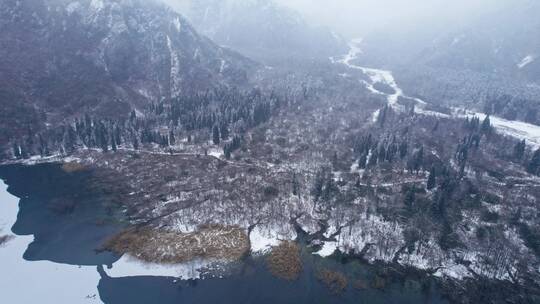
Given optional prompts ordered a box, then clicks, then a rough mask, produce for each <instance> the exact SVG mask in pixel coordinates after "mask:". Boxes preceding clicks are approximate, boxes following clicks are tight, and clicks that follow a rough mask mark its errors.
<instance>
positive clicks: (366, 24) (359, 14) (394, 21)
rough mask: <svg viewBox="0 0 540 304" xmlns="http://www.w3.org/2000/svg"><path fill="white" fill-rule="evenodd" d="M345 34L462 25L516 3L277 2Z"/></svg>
mask: <svg viewBox="0 0 540 304" xmlns="http://www.w3.org/2000/svg"><path fill="white" fill-rule="evenodd" d="M275 1H276V2H278V3H280V4H282V5H286V6H290V7H292V8H294V9H296V10H298V11H300V12H301V13H302V14H303V15H305V16H306V17H307V19H308V20H310V21H311V22H317V23H319V24H321V25H326V26H329V27H331V28H334V29H335V30H336V31H338V32H341V33H343V34H345V35H349V36H355V35H362V34H365V33H366V32H369V31H371V30H374V29H385V28H391V29H393V28H396V27H397V28H399V27H402V26H426V24H442V23H445V22H456V23H461V22H464V21H465V20H466V19H468V18H470V17H474V16H476V15H478V14H482V13H485V12H487V11H490V10H494V9H497V8H499V7H500V6H501V5H502V4H505V3H506V4H510V3H512V2H515V1H514V0H275Z"/></svg>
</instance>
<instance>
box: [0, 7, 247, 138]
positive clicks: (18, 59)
mask: <svg viewBox="0 0 540 304" xmlns="http://www.w3.org/2000/svg"><path fill="white" fill-rule="evenodd" d="M0 28H1V29H2V34H1V35H0V45H1V47H0V106H1V107H2V114H0V115H1V116H2V117H0V118H1V119H0V122H1V123H0V129H2V130H4V131H5V132H2V133H3V134H2V135H0V142H4V141H5V140H6V139H7V138H9V137H10V136H11V135H16V134H21V133H25V132H30V130H33V129H35V128H38V127H39V126H40V125H41V124H43V123H46V122H52V123H54V122H55V121H57V120H59V119H62V118H65V117H66V116H70V115H77V114H80V113H82V112H94V113H96V114H99V115H105V116H118V115H122V114H125V113H129V111H130V110H131V109H132V108H142V107H144V106H145V105H147V104H148V103H149V102H157V101H159V100H162V99H168V98H172V97H175V96H178V95H180V94H183V93H187V92H192V91H198V90H202V89H207V88H211V87H215V86H242V85H245V84H247V82H248V74H249V72H250V71H251V70H252V69H253V68H254V67H255V66H256V65H255V63H254V62H252V61H251V60H248V59H246V58H244V57H242V56H240V55H238V54H236V53H234V52H232V51H230V50H227V49H224V48H221V47H219V46H217V45H216V44H214V43H213V42H212V41H211V40H209V39H208V38H206V37H204V36H201V35H199V34H198V33H197V32H196V31H195V30H194V29H193V28H192V27H191V26H190V24H189V23H188V22H187V21H186V20H185V19H184V18H183V17H182V16H180V15H179V14H178V13H177V12H175V11H173V10H172V9H170V8H169V7H167V6H165V5H163V4H161V3H156V2H155V1H147V0H79V1H74V0H34V1H17V0H5V1H1V2H0Z"/></svg>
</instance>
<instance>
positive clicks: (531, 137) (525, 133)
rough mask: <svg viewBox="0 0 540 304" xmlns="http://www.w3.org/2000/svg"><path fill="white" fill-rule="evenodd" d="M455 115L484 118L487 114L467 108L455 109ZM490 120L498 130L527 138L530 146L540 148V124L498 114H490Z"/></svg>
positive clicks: (515, 136) (508, 134)
mask: <svg viewBox="0 0 540 304" xmlns="http://www.w3.org/2000/svg"><path fill="white" fill-rule="evenodd" d="M454 116H457V117H469V118H470V117H474V116H476V117H478V118H480V119H481V120H484V119H485V118H486V116H487V115H486V114H484V113H478V112H473V111H468V110H465V109H454ZM489 120H490V121H491V125H492V126H493V127H494V128H495V129H496V130H497V132H499V133H501V134H504V135H507V136H511V137H514V138H517V139H525V141H526V142H527V144H529V145H530V146H533V147H534V148H540V126H537V125H533V124H529V123H526V122H522V121H516V120H507V119H504V118H500V117H496V116H490V117H489Z"/></svg>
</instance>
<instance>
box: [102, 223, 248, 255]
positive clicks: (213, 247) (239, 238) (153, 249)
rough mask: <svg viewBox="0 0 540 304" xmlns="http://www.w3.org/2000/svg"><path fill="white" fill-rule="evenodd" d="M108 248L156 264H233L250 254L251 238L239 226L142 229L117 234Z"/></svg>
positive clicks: (108, 243)
mask: <svg viewBox="0 0 540 304" xmlns="http://www.w3.org/2000/svg"><path fill="white" fill-rule="evenodd" d="M105 248H106V249H108V250H111V251H113V252H115V253H117V254H124V253H128V254H130V255H131V256H134V257H136V258H138V259H141V260H143V261H146V262H154V263H168V264H176V263H183V262H188V261H191V260H194V259H197V258H207V259H219V260H227V261H234V260H238V259H240V258H241V257H242V256H243V255H244V254H245V253H246V252H247V251H248V249H249V239H248V237H247V234H246V232H245V231H244V230H243V229H241V228H239V227H227V226H219V225H213V226H205V227H200V228H199V230H197V231H195V232H191V233H178V232H170V231H164V230H156V229H153V228H143V229H129V230H126V231H124V232H122V233H120V234H118V235H116V236H115V237H113V238H112V239H110V240H109V241H107V243H106V244H105Z"/></svg>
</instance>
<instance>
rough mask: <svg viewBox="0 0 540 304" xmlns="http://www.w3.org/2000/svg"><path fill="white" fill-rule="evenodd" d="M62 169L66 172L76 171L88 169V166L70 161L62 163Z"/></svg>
mask: <svg viewBox="0 0 540 304" xmlns="http://www.w3.org/2000/svg"><path fill="white" fill-rule="evenodd" d="M62 170H64V172H66V173H74V172H79V171H84V170H86V166H85V165H83V164H79V163H75V162H68V163H64V164H63V165H62Z"/></svg>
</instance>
